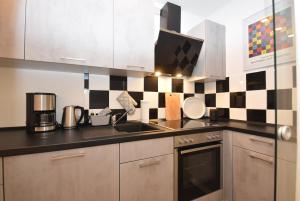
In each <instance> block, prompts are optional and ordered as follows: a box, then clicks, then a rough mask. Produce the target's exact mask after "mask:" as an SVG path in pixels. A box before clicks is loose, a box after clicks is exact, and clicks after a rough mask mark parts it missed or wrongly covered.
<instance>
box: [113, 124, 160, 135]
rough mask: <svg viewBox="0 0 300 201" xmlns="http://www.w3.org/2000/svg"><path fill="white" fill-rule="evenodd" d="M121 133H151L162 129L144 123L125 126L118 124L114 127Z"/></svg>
mask: <svg viewBox="0 0 300 201" xmlns="http://www.w3.org/2000/svg"><path fill="white" fill-rule="evenodd" d="M114 128H115V129H116V130H117V131H119V132H127V133H135V132H149V131H159V130H160V129H159V128H157V127H154V126H151V125H149V124H144V123H142V122H127V123H123V124H117V125H116V126H115V127H114Z"/></svg>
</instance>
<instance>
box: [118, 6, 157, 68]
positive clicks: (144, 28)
mask: <svg viewBox="0 0 300 201" xmlns="http://www.w3.org/2000/svg"><path fill="white" fill-rule="evenodd" d="M114 8H115V17H114V24H115V26H114V37H115V41H114V66H115V68H120V69H127V70H136V71H147V72H153V71H154V39H153V37H154V17H153V16H154V4H153V1H152V0H127V1H124V0H115V6H114Z"/></svg>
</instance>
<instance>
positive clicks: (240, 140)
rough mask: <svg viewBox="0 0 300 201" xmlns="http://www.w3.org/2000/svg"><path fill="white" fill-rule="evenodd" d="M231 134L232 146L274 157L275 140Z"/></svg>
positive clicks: (236, 133)
mask: <svg viewBox="0 0 300 201" xmlns="http://www.w3.org/2000/svg"><path fill="white" fill-rule="evenodd" d="M232 133H233V145H234V146H238V147H241V148H245V149H249V150H251V151H255V152H258V153H261V154H266V155H269V156H274V154H275V140H274V139H270V138H265V137H259V136H254V135H248V134H243V133H238V132H232Z"/></svg>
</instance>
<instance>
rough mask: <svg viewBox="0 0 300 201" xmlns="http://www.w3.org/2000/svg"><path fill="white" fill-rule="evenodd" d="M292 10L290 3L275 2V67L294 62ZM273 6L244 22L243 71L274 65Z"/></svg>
mask: <svg viewBox="0 0 300 201" xmlns="http://www.w3.org/2000/svg"><path fill="white" fill-rule="evenodd" d="M292 12H293V9H292V7H291V5H290V4H287V3H277V4H276V15H275V30H276V50H277V51H276V54H277V57H276V58H277V64H282V63H288V62H292V61H295V46H294V44H295V35H294V29H293V28H294V26H293V23H294V19H293V18H292V16H293V13H292ZM272 13H273V12H272V7H268V8H266V9H264V10H262V11H260V12H258V13H255V14H254V15H252V16H250V17H248V18H247V19H245V20H244V21H243V27H244V28H243V29H244V69H245V70H252V69H256V68H262V67H268V66H273V65H274V49H275V48H274V47H275V45H274V44H275V42H274V31H273V27H274V23H273V14H272Z"/></svg>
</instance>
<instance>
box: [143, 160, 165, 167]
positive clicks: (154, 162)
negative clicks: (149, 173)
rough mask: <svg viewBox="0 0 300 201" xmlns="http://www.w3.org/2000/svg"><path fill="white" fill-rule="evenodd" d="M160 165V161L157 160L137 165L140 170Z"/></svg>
mask: <svg viewBox="0 0 300 201" xmlns="http://www.w3.org/2000/svg"><path fill="white" fill-rule="evenodd" d="M159 164H160V160H159V159H153V160H151V161H148V162H143V163H140V164H139V167H140V168H144V167H149V166H153V165H159Z"/></svg>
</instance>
